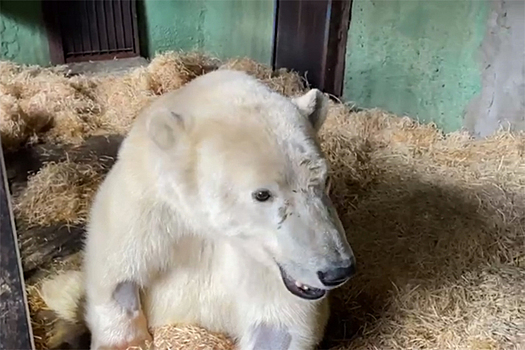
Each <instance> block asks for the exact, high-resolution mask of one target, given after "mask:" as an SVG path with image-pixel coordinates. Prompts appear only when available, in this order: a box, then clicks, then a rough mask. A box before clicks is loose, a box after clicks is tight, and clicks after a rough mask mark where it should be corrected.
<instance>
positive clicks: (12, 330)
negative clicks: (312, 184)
mask: <svg viewBox="0 0 525 350" xmlns="http://www.w3.org/2000/svg"><path fill="white" fill-rule="evenodd" d="M0 167H1V169H0V182H1V184H0V349H2V350H3V349H5V350H34V349H35V345H34V340H33V332H32V330H31V321H30V316H29V307H28V303H27V296H26V291H25V284H24V275H23V273H22V262H21V260H20V253H19V250H18V243H17V237H16V228H15V223H14V218H13V211H12V208H11V198H10V194H9V185H8V182H7V174H6V169H5V163H4V154H3V150H2V146H1V144H0Z"/></svg>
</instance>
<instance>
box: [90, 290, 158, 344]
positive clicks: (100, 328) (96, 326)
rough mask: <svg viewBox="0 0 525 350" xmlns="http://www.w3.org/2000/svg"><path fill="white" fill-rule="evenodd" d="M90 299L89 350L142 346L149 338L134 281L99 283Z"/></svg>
mask: <svg viewBox="0 0 525 350" xmlns="http://www.w3.org/2000/svg"><path fill="white" fill-rule="evenodd" d="M110 286H113V287H110ZM90 301H91V302H90V303H89V304H87V305H88V308H87V310H86V311H87V316H88V318H89V321H90V322H89V323H90V326H91V328H92V342H91V349H92V350H110V349H111V350H125V349H127V348H129V347H132V346H133V347H141V348H144V347H145V346H146V345H147V344H146V343H147V342H150V341H152V337H151V335H150V333H149V331H148V326H147V321H146V317H145V315H144V313H143V311H142V308H141V305H140V296H139V291H138V285H137V284H136V283H133V282H121V283H117V284H115V285H113V284H104V287H103V288H100V285H99V288H97V290H96V293H91V298H90Z"/></svg>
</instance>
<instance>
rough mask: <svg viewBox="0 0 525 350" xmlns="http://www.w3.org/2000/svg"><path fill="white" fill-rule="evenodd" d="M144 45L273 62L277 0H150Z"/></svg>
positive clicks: (143, 12)
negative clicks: (275, 0)
mask: <svg viewBox="0 0 525 350" xmlns="http://www.w3.org/2000/svg"><path fill="white" fill-rule="evenodd" d="M139 14H140V15H139V19H141V18H142V19H145V21H144V20H143V21H142V24H141V27H142V28H141V34H142V39H141V40H142V42H143V45H142V47H143V48H145V50H146V51H147V54H148V55H149V56H154V54H155V53H156V52H162V51H166V50H179V49H182V50H192V49H198V50H203V51H204V52H207V53H209V54H213V55H216V56H218V57H220V58H228V57H237V56H248V57H251V58H253V59H256V60H258V61H260V62H262V63H270V60H271V53H272V35H273V18H274V0H229V1H220V0H194V1H185V0H182V1H181V0H173V1H168V0H145V1H142V2H140V3H139Z"/></svg>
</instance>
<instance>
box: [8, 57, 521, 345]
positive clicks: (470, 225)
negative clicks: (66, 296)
mask: <svg viewBox="0 0 525 350" xmlns="http://www.w3.org/2000/svg"><path fill="white" fill-rule="evenodd" d="M180 55H182V56H180ZM184 55H185V54H181V53H168V54H166V55H160V56H158V57H157V58H155V59H154V60H153V62H152V63H151V64H150V66H148V67H145V68H139V69H137V70H134V71H132V72H130V73H129V74H127V75H124V76H122V77H111V78H110V77H92V78H87V77H82V76H78V77H72V78H68V77H66V75H65V74H64V73H63V72H62V71H60V70H59V69H37V68H31V67H20V66H17V65H14V64H11V63H6V62H3V63H1V64H0V72H1V73H2V74H0V108H2V111H5V110H7V111H8V113H3V114H1V115H0V118H2V120H1V122H2V124H0V125H1V129H0V131H1V133H2V134H1V136H2V143H3V145H4V143H5V145H6V147H7V146H11V147H12V148H15V149H16V148H17V147H20V146H21V145H24V144H28V143H29V144H30V143H34V142H48V143H70V142H82V140H83V139H84V138H86V137H87V136H88V135H91V134H104V133H110V132H112V133H113V132H117V133H120V134H125V133H126V132H127V130H128V129H129V126H130V125H131V123H132V121H133V119H134V117H135V116H136V114H137V112H138V111H139V110H140V108H142V106H144V105H146V104H147V103H148V102H149V101H151V100H152V99H154V98H156V96H157V95H158V94H161V93H164V92H166V91H168V90H170V89H175V88H178V87H179V86H181V85H182V84H183V83H184V81H187V80H188V79H191V78H192V77H193V76H195V75H198V74H200V73H202V71H203V70H200V68H199V67H201V66H205V67H207V68H206V69H212V68H210V67H215V68H213V69H216V68H218V67H223V68H224V67H236V69H241V70H247V71H249V72H251V73H252V74H254V75H256V76H257V77H259V78H261V79H262V80H263V81H266V82H267V83H268V84H269V85H270V86H273V87H274V89H276V90H278V91H280V92H283V93H286V94H288V95H295V94H298V93H300V92H301V91H304V89H305V87H304V85H301V83H300V82H301V81H302V78H301V77H299V76H298V75H296V74H294V73H290V72H286V74H284V75H275V73H271V70H270V69H269V68H268V67H265V66H261V65H257V64H256V63H254V62H252V61H250V60H248V59H241V60H231V61H229V62H223V63H221V64H218V63H216V62H215V61H213V62H214V63H213V64H208V63H209V61H206V60H205V61H206V62H208V63H205V64H201V63H195V61H191V59H189V61H186V60H185V58H184V57H186V56H184ZM188 55H189V54H188ZM181 57H182V58H181ZM188 57H202V56H188ZM199 60H201V58H197V61H198V62H201V61H199ZM188 62H193V63H191V64H190V63H188ZM191 67H197V71H195V70H193V68H191ZM155 69H157V70H158V71H157V73H154V72H155ZM162 71H165V72H169V74H162V73H161V72H162ZM178 72H180V80H178V79H179V78H177V76H178V75H177V74H179V73H178ZM195 72H196V73H195ZM163 77H164V78H163ZM162 79H167V80H162ZM153 82H154V83H153ZM118 84H120V85H118ZM115 86H118V88H115ZM329 113H330V115H329V117H328V119H327V122H326V124H325V125H324V126H323V128H322V129H321V131H320V139H321V142H322V148H323V150H324V152H325V153H326V155H327V157H328V159H329V160H330V163H331V174H330V175H331V178H332V189H331V197H332V199H333V201H334V204H335V205H336V207H337V210H338V212H339V215H340V217H341V220H342V222H343V224H344V226H345V228H346V229H347V234H348V238H349V241H350V243H351V245H352V248H353V249H354V252H355V254H356V257H357V263H358V269H359V273H358V274H357V275H356V277H355V278H354V279H353V280H352V281H351V282H350V283H348V284H346V285H345V286H344V287H342V288H340V289H338V290H336V291H335V292H334V293H333V294H332V296H331V301H332V302H331V303H332V317H331V320H330V324H329V326H328V328H327V332H326V337H325V338H326V339H325V342H324V344H323V347H322V348H323V349H330V350H336V349H337V350H350V349H352V350H369V349H377V350H416V349H417V350H443V349H462V350H463V349H464V350H518V349H523V348H524V347H525V331H524V330H525V306H524V303H523V300H525V215H524V214H523V213H525V134H524V133H510V132H508V131H506V130H501V131H499V132H498V133H496V134H494V135H493V136H491V137H488V138H486V139H482V140H475V139H472V138H470V137H469V135H467V134H466V133H462V132H454V133H449V134H444V133H442V132H441V131H440V130H439V129H437V128H436V127H435V126H434V125H432V124H419V123H417V122H415V121H413V120H411V119H409V118H406V117H400V116H395V115H391V114H388V113H385V112H384V111H381V110H377V109H372V110H365V111H361V112H354V111H353V110H352V109H351V108H350V107H348V106H345V105H344V104H340V103H331V104H330V109H329ZM87 116H89V118H87ZM90 118H93V119H90ZM50 120H51V122H50ZM6 121H7V122H6ZM71 123H72V124H71ZM66 165H67V167H69V168H68V169H70V168H71V169H74V170H67V169H65V166H66ZM66 165H65V164H48V165H47V166H46V167H44V168H43V169H42V170H41V171H40V172H39V173H37V174H36V175H35V176H33V177H32V178H30V180H29V184H28V186H27V190H26V193H25V195H21V196H19V197H16V198H14V201H15V207H16V208H18V209H17V210H16V213H17V222H23V221H24V222H25V221H27V222H32V223H33V224H34V225H44V224H46V225H47V224H49V222H47V221H46V222H45V220H48V219H44V218H49V220H50V221H53V220H66V221H67V220H70V221H78V222H83V220H85V213H86V210H87V208H89V205H90V201H91V200H92V195H91V194H92V193H93V192H94V191H95V190H96V186H97V185H98V183H100V180H101V179H100V178H99V177H97V175H96V173H97V171H94V172H92V171H91V170H89V169H86V168H78V167H77V166H75V165H74V164H66ZM94 167H95V168H96V166H94ZM53 168H54V170H53ZM51 174H60V175H58V176H57V177H56V178H55V177H54V176H51ZM71 174H74V175H71ZM78 178H80V179H82V181H77V180H75V179H78ZM65 183H67V184H68V185H65ZM30 189H32V190H30ZM60 191H62V193H63V194H64V195H65V196H70V197H71V196H72V195H71V194H72V193H73V194H74V197H75V198H77V200H76V201H73V202H76V203H77V204H75V205H73V206H71V205H70V204H69V201H67V202H62V203H61V204H60V202H58V201H56V202H53V203H56V204H55V205H53V210H52V212H50V211H48V209H47V208H46V202H45V201H44V200H42V199H43V198H47V197H49V198H52V197H53V196H57V197H60V195H59V193H60ZM31 197H34V198H31ZM32 211H36V212H37V213H32ZM58 216H60V218H58ZM56 264H57V266H58V267H57V266H55V267H54V268H49V269H48V270H46V271H43V272H42V274H43V275H45V276H49V275H52V274H54V273H56V271H58V270H64V269H68V268H75V267H72V266H63V265H60V264H61V262H56ZM37 286H38V281H31V282H30V283H28V292H29V300H30V306H31V314H32V319H33V322H34V323H33V327H34V332H35V339H37V347H38V349H46V348H47V346H48V343H47V342H46V339H48V334H49V332H51V331H52V329H53V323H52V322H51V321H49V322H48V321H46V322H43V321H42V322H41V321H40V319H39V318H38V317H37V316H36V315H38V314H39V312H41V311H42V310H45V308H46V306H45V305H44V304H43V303H42V302H41V300H40V299H39V296H38V293H37V292H36V291H37V290H38V288H37ZM39 322H40V323H39ZM154 333H155V339H156V340H155V341H156V342H159V344H169V345H170V346H171V347H172V348H178V349H220V350H222V349H228V350H232V349H233V345H232V343H231V342H230V341H229V340H228V339H227V338H226V337H223V336H221V335H213V334H209V333H207V332H206V331H205V330H202V329H200V328H196V327H181V326H176V325H173V326H167V327H163V328H161V329H156V330H154Z"/></svg>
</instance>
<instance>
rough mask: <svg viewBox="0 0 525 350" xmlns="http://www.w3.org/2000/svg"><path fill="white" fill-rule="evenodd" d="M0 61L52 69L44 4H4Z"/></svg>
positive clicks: (0, 3)
mask: <svg viewBox="0 0 525 350" xmlns="http://www.w3.org/2000/svg"><path fill="white" fill-rule="evenodd" d="M0 59H1V60H10V61H14V62H17V63H21V64H38V65H43V66H46V65H49V64H50V58H49V45H48V40H47V36H46V33H45V29H44V27H43V23H42V9H41V2H40V1H31V0H19V1H6V0H0Z"/></svg>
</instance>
